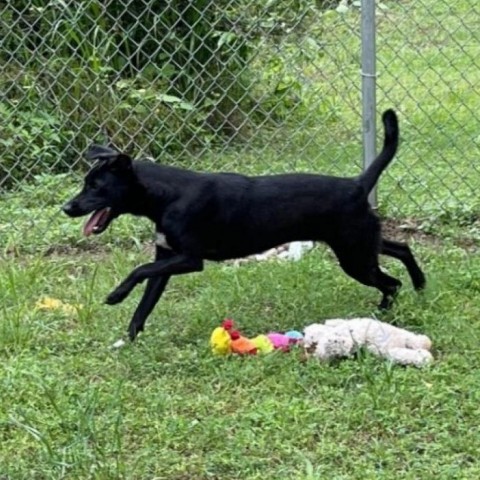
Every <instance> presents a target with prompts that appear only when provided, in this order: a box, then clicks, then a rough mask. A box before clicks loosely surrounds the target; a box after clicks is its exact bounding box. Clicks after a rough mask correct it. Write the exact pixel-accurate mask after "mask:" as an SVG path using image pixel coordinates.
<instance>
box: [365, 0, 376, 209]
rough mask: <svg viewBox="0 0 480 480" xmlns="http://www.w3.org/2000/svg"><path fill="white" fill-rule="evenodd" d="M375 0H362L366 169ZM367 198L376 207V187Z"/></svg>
mask: <svg viewBox="0 0 480 480" xmlns="http://www.w3.org/2000/svg"><path fill="white" fill-rule="evenodd" d="M375 56H376V52H375V0H362V137H363V168H364V170H366V169H367V168H368V166H369V165H370V164H371V163H372V162H373V160H374V159H375V156H376V146H375V143H376V121H375V118H376V117H375V114H376V112H375V110H376V99H375V88H376V70H375ZM368 200H369V202H370V204H371V205H372V207H374V208H376V207H377V190H376V187H375V188H374V189H373V190H372V191H371V192H370V195H369V197H368Z"/></svg>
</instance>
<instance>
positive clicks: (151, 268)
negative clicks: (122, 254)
mask: <svg viewBox="0 0 480 480" xmlns="http://www.w3.org/2000/svg"><path fill="white" fill-rule="evenodd" d="M202 270H203V261H202V260H201V259H199V258H192V257H189V256H187V255H183V254H177V255H174V256H173V257H171V258H167V259H162V260H159V261H157V262H152V263H146V264H145V265H141V266H140V267H137V268H136V269H135V270H133V271H132V273H130V275H128V277H127V278H126V279H125V280H124V281H123V282H122V283H121V284H120V285H119V286H118V287H117V288H116V289H115V290H114V291H113V292H112V293H111V294H110V295H109V296H108V297H107V300H106V302H105V303H108V304H109V305H115V304H117V303H120V302H122V301H123V300H125V298H126V297H127V296H128V295H129V293H130V292H131V291H132V290H133V289H134V288H135V286H136V285H137V284H138V283H141V282H143V281H144V280H147V279H149V278H155V277H160V276H163V275H167V276H169V275H181V274H183V273H191V272H201V271H202Z"/></svg>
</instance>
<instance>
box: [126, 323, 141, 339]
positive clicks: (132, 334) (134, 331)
mask: <svg viewBox="0 0 480 480" xmlns="http://www.w3.org/2000/svg"><path fill="white" fill-rule="evenodd" d="M142 331H143V325H135V324H134V323H131V324H130V325H129V326H128V337H129V338H130V340H131V341H132V342H133V341H135V339H136V338H137V335H138V334H139V333H140V332H142Z"/></svg>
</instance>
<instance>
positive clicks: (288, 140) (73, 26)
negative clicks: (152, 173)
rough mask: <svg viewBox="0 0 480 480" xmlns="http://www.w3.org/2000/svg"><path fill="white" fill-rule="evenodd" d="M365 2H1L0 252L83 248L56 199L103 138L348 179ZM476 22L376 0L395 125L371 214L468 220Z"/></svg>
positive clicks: (432, 7)
mask: <svg viewBox="0 0 480 480" xmlns="http://www.w3.org/2000/svg"><path fill="white" fill-rule="evenodd" d="M360 7H361V4H360V2H356V1H353V2H351V1H345V0H341V1H340V2H336V1H335V2H333V1H327V0H325V1H315V2H314V1H308V0H296V1H293V0H278V1H275V0H272V1H268V2H247V1H246V0H220V1H213V0H193V1H186V0H174V1H171V2H162V1H159V0H152V1H146V0H144V1H136V2H132V1H128V0H120V1H116V2H102V1H99V0H78V1H71V0H70V1H68V0H67V1H59V0H51V1H48V2H43V1H42V2H40V1H37V0H20V1H9V2H5V3H3V4H2V6H0V73H1V74H0V92H1V96H0V113H1V116H2V128H1V129H0V191H1V199H0V236H1V238H2V240H1V244H2V248H8V249H10V248H18V247H19V245H20V244H21V243H22V242H23V241H24V239H25V237H26V236H28V235H35V236H36V238H38V239H39V245H41V244H43V243H45V244H51V243H59V244H62V243H65V242H67V243H78V241H79V239H78V238H79V236H78V226H77V225H76V226H75V228H76V229H75V231H73V230H72V227H71V225H72V222H71V220H69V219H66V218H63V217H62V216H61V215H59V214H58V209H59V206H60V205H61V203H62V202H63V201H64V200H65V199H66V198H67V197H68V195H69V194H71V192H73V190H74V188H75V182H76V181H78V179H79V177H80V174H81V173H82V172H83V171H84V170H85V168H87V165H86V163H85V161H84V160H83V158H82V154H83V152H84V151H85V148H86V147H87V145H88V144H89V143H90V142H92V141H97V142H99V141H100V142H101V141H103V140H104V132H105V131H108V132H110V134H111V135H112V138H113V141H114V142H115V144H116V145H117V146H118V147H119V148H122V149H125V150H126V151H128V152H131V153H132V154H134V155H149V156H152V157H153V158H155V161H157V162H164V163H171V164H177V165H182V166H185V167H188V168H196V169H208V170H214V169H222V170H236V171H239V172H244V173H248V174H250V173H268V172H279V171H287V170H289V171H290V170H294V171H319V172H320V171H321V172H323V173H330V174H338V175H354V174H357V173H358V172H359V171H360V169H361V165H362V158H361V157H362V145H361V125H362V123H361V122H362V119H361V112H362V104H361V69H360V54H361V43H360V38H361V30H360ZM479 20H480V7H479V6H478V5H477V3H476V2H475V0H459V1H457V2H454V3H453V2H446V1H443V0H439V1H436V2H433V1H432V0H421V1H409V0H403V1H396V0H395V1H394V0H390V1H388V0H387V1H385V2H379V3H378V4H377V13H376V23H377V74H378V77H377V86H378V89H377V100H378V106H377V112H378V114H380V113H381V111H382V110H384V109H385V108H388V107H393V108H395V109H396V110H397V111H398V112H399V114H400V121H401V133H402V144H401V149H400V151H399V154H398V157H397V161H396V162H395V163H394V164H393V165H392V166H391V167H390V168H389V170H388V172H387V174H386V175H385V177H382V180H381V182H380V186H379V206H380V210H381V212H382V214H385V215H388V216H391V217H400V218H405V217H408V218H415V219H416V220H417V219H418V220H420V221H423V222H430V224H435V223H436V222H439V221H446V222H451V221H453V222H459V223H462V224H465V223H466V224H472V223H474V222H475V221H476V219H477V213H478V207H479V202H478V195H477V194H476V191H477V190H478V186H479V183H480V181H479V178H480V177H479V173H480V172H479V167H478V166H477V157H478V154H477V153H478V144H479V142H480V128H479V125H480V122H479V119H478V113H477V112H478V111H479V108H478V107H479V106H480V93H479V91H478V89H477V88H476V85H478V84H479V80H480V68H479V67H480V66H479V63H480V61H479V60H478V59H479V58H480V57H479V55H478V53H479V45H480V33H479V29H478V28H477V25H478V24H479ZM378 124H379V127H380V126H381V124H380V122H378ZM381 134H382V132H381V128H379V132H378V136H379V137H380V136H381ZM379 140H380V139H379ZM125 228H126V229H125V231H126V232H131V230H130V226H128V228H127V224H125ZM133 231H134V233H131V235H136V233H135V230H133ZM105 238H107V240H108V239H109V237H108V235H107V236H106V237H105ZM100 241H101V240H100ZM42 242H43V243H42Z"/></svg>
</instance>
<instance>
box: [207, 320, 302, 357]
mask: <svg viewBox="0 0 480 480" xmlns="http://www.w3.org/2000/svg"><path fill="white" fill-rule="evenodd" d="M302 340H303V334H302V333H300V332H297V331H296V330H290V331H289V332H285V333H278V332H270V333H267V334H266V335H257V336H256V337H254V338H247V337H244V336H243V335H241V333H240V332H239V331H238V330H235V329H234V323H233V320H231V319H230V318H227V319H225V320H224V321H223V322H222V324H221V326H220V327H217V328H215V330H214V331H213V332H212V335H211V337H210V347H211V349H212V352H213V353H214V354H216V355H229V354H232V353H233V354H237V355H257V354H265V353H270V352H272V351H274V350H281V351H284V352H288V351H289V350H290V348H291V347H292V346H293V345H296V344H298V343H301V342H302Z"/></svg>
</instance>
